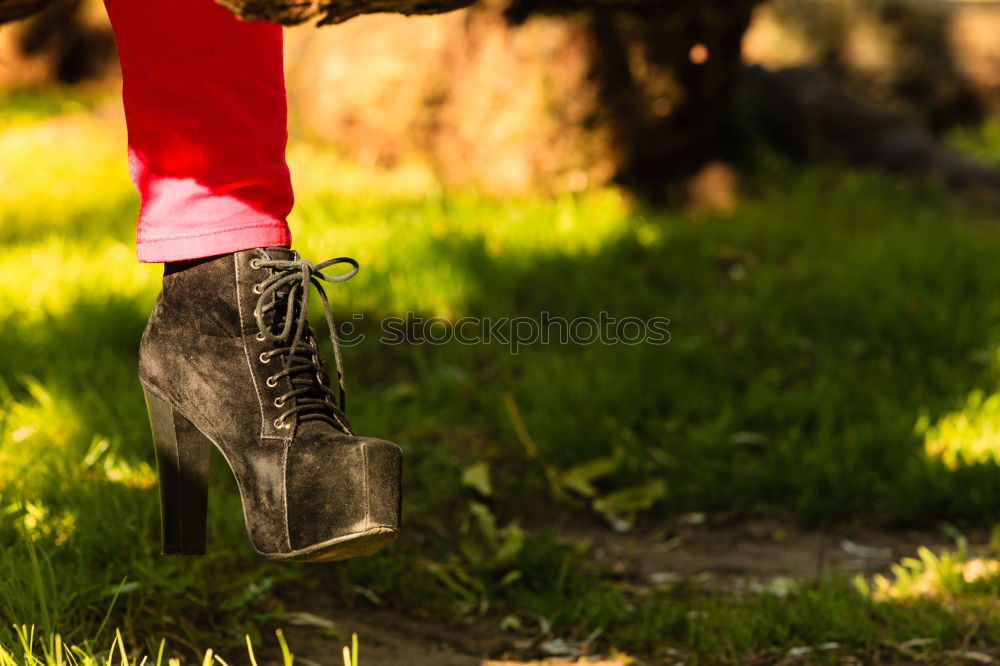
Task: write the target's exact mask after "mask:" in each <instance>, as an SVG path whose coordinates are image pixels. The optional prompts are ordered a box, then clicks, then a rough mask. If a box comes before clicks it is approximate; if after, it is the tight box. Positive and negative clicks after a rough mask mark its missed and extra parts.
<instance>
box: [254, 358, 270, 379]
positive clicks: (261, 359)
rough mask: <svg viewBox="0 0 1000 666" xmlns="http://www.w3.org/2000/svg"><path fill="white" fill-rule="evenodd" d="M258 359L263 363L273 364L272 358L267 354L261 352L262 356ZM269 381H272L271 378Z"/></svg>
mask: <svg viewBox="0 0 1000 666" xmlns="http://www.w3.org/2000/svg"><path fill="white" fill-rule="evenodd" d="M257 358H258V359H260V362H261V363H270V362H271V357H270V356H268V355H267V352H261V353H260V356H258V357H257ZM268 379H270V378H268Z"/></svg>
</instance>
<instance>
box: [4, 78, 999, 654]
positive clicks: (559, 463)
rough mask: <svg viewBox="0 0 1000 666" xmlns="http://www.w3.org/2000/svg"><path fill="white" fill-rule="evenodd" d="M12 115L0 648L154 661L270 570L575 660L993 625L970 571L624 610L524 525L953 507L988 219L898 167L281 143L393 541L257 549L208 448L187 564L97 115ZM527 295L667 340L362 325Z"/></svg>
mask: <svg viewBox="0 0 1000 666" xmlns="http://www.w3.org/2000/svg"><path fill="white" fill-rule="evenodd" d="M16 106H17V108H18V109H20V111H19V113H20V114H21V117H25V118H30V122H29V121H27V120H26V121H24V122H18V123H14V124H10V125H5V126H4V128H3V130H2V131H0V183H2V184H3V189H2V195H0V196H2V204H0V303H3V304H4V307H3V308H2V309H0V349H2V350H3V354H2V355H0V358H2V360H0V409H2V411H0V624H2V625H3V626H0V644H4V645H8V646H13V645H19V639H18V637H17V635H16V634H15V632H14V631H12V630H8V629H6V628H5V627H10V626H11V625H13V624H18V625H21V624H34V625H36V626H37V627H38V631H39V633H40V635H43V636H45V637H48V638H46V639H45V640H48V641H50V642H51V641H52V640H54V639H53V638H52V637H54V636H55V634H56V633H59V634H61V636H62V640H63V641H65V642H66V643H67V644H75V645H80V646H85V649H90V650H94V651H95V652H99V651H100V647H99V646H104V645H109V644H111V641H112V639H113V637H114V631H115V628H116V627H121V628H122V632H123V640H124V642H125V644H126V645H128V646H129V648H130V649H132V648H135V649H137V650H145V652H146V654H150V655H155V654H156V651H157V649H158V645H159V641H160V638H161V637H164V636H165V637H166V638H167V641H168V645H169V646H170V647H169V649H170V650H173V651H175V652H176V653H177V654H180V655H183V656H185V657H186V658H188V659H200V658H201V655H202V652H201V651H200V649H196V647H195V646H205V645H213V646H218V647H220V648H226V647H233V646H237V647H238V646H239V645H241V644H242V642H243V640H244V639H243V637H244V635H245V634H250V635H251V636H252V637H253V638H254V640H258V639H259V638H260V635H261V631H262V630H263V628H264V627H266V626H268V623H269V622H271V621H273V620H274V619H275V618H277V617H280V613H281V610H282V609H281V608H280V607H278V606H276V605H275V603H274V600H273V597H272V595H271V589H272V587H273V586H274V585H275V584H276V583H279V582H281V581H283V580H286V579H289V578H291V579H297V578H300V577H301V575H302V574H303V572H306V571H308V572H309V575H310V577H311V579H312V580H314V581H315V580H319V581H321V584H323V585H324V586H326V587H328V588H329V589H332V590H335V591H336V593H337V594H338V595H340V596H341V597H342V598H343V599H344V600H345V602H350V603H355V604H359V603H368V602H366V601H365V600H366V599H368V600H371V599H378V600H381V602H382V603H385V604H388V605H392V606H398V607H401V608H409V609H413V610H414V611H416V610H420V611H421V612H427V613H431V614H436V615H444V616H451V617H454V616H468V615H476V614H479V613H488V614H496V615H497V617H498V618H499V617H503V616H508V617H514V618H517V620H516V624H520V625H521V626H522V627H528V626H535V625H537V624H538V623H539V622H540V620H539V619H538V618H543V621H544V623H545V624H547V625H550V626H551V628H552V631H554V632H555V633H556V634H558V635H561V636H569V637H576V638H577V639H582V638H583V637H586V636H588V635H591V634H592V633H593V632H594V631H595V630H598V629H600V630H601V633H600V635H599V637H598V638H597V640H598V644H599V645H600V646H603V647H604V648H611V647H617V648H621V649H624V650H628V651H632V652H635V653H640V654H647V653H657V652H658V653H659V654H660V655H663V654H666V652H665V651H667V650H668V649H669V650H679V651H680V652H681V653H682V654H684V655H687V658H688V659H690V660H691V661H692V662H697V661H698V660H699V659H701V660H706V659H707V660H734V661H740V660H741V659H743V658H744V657H746V656H747V655H758V656H759V655H767V654H782V653H784V651H787V650H788V649H790V648H792V647H795V646H802V645H819V644H822V643H825V642H831V641H833V642H837V643H838V644H839V645H841V646H843V649H847V650H856V651H860V652H863V653H864V654H867V655H879V654H883V653H884V652H885V651H886V650H889V651H890V652H891V649H892V648H891V647H887V646H891V645H893V644H896V643H899V642H903V641H906V640H909V639H913V638H922V637H925V636H932V637H933V638H934V641H933V642H932V643H931V644H928V645H929V647H928V649H941V650H944V649H950V648H953V647H956V646H959V645H962V644H963V641H965V637H966V636H967V635H968V632H969V630H970V627H971V626H973V624H974V625H975V626H976V627H978V629H977V633H975V636H974V637H973V639H971V641H972V644H974V645H984V646H992V645H995V644H996V638H997V636H998V635H1000V619H998V618H997V617H996V615H995V612H993V611H990V612H979V611H978V610H975V614H976V615H977V616H979V619H978V620H976V621H975V622H973V621H972V620H970V616H971V614H972V613H973V610H969V609H981V608H984V607H987V606H988V604H987V602H986V600H988V599H989V598H991V597H990V594H992V592H991V590H990V589H988V588H982V586H980V587H975V586H973V587H971V588H968V589H965V588H963V589H962V590H960V591H959V593H957V597H955V595H953V597H952V598H949V599H950V600H949V601H947V602H946V601H944V600H942V598H937V597H928V596H916V597H913V596H907V595H902V594H900V595H891V594H887V595H883V596H879V595H877V594H875V593H874V592H872V591H871V590H869V591H868V592H862V591H859V590H858V587H857V586H856V585H854V584H852V583H851V581H847V580H844V579H838V578H830V579H823V580H820V581H813V582H809V583H805V584H803V585H800V586H795V587H794V589H793V590H792V591H791V592H789V593H787V594H784V595H783V596H781V595H777V594H768V593H763V594H761V593H747V594H744V595H739V596H737V597H732V596H729V595H723V596H719V595H712V594H707V593H705V592H704V591H703V590H700V589H697V587H692V586H688V585H683V584H682V585H680V586H675V587H671V588H669V589H663V590H659V591H656V592H655V593H651V594H649V595H647V596H643V597H641V598H637V597H635V596H634V595H633V594H632V593H630V592H629V591H628V588H627V587H625V586H622V585H621V584H619V582H618V581H616V579H615V578H614V576H612V575H610V574H609V573H608V572H605V571H603V570H601V569H600V568H599V567H597V566H595V565H594V564H593V563H591V562H589V561H588V560H587V559H586V558H585V557H584V556H583V555H582V554H581V552H580V549H579V548H578V547H576V546H574V545H571V544H566V543H563V542H561V541H559V540H558V539H557V538H556V537H555V536H553V535H552V534H550V533H549V531H548V530H549V529H552V530H555V531H558V527H559V526H558V525H552V524H551V523H550V521H549V520H548V515H547V513H545V512H544V508H545V507H548V506H550V505H552V504H556V505H565V506H567V507H575V508H576V510H575V512H572V511H571V512H570V514H569V515H575V516H577V518H576V519H577V520H584V521H587V520H591V521H595V522H609V523H611V524H614V525H617V526H618V527H627V526H628V525H630V524H632V523H633V522H636V521H638V522H639V523H646V524H655V523H656V522H657V521H659V520H662V519H663V518H664V517H667V516H671V515H675V514H678V513H681V512H687V511H707V512H709V515H722V516H726V517H740V516H755V515H760V514H778V515H782V516H789V517H792V518H794V519H795V520H798V521H800V522H802V523H805V524H811V525H829V524H839V523H842V522H845V521H853V522H860V523H865V524H871V525H881V526H889V527H906V526H922V525H924V526H925V525H929V524H935V523H936V522H938V521H949V522H952V523H954V524H957V525H960V526H963V527H970V528H973V527H979V528H984V527H985V528H989V527H990V526H991V525H992V522H993V521H994V520H995V518H996V517H997V516H998V515H1000V512H998V510H1000V466H998V460H1000V458H998V457H997V454H996V452H997V451H998V450H1000V440H998V438H997V435H996V434H995V433H996V432H997V428H998V427H1000V425H998V419H1000V408H998V407H997V405H996V402H997V400H1000V397H997V395H998V380H1000V289H998V287H1000V261H997V257H998V256H1000V233H998V229H997V227H996V222H995V215H994V214H992V213H991V212H990V211H985V210H978V209H975V208H971V207H969V206H967V205H964V204H962V203H960V202H956V201H952V200H950V199H949V198H948V197H947V196H945V195H944V194H943V193H942V192H940V191H939V190H938V189H936V188H935V187H933V186H930V185H921V184H908V183H903V182H899V181H897V180H893V179H890V178H885V177H879V176H875V175H870V174H858V173H854V172H850V171H846V170H842V169H837V168H823V169H820V168H816V169H809V170H804V171H802V170H793V169H791V168H789V167H784V166H780V165H779V166H772V167H767V168H766V169H763V170H762V172H761V173H759V174H758V175H757V176H756V177H755V178H754V179H753V180H752V181H751V182H750V183H749V184H748V191H747V197H746V199H745V201H744V202H743V204H742V205H741V206H740V208H739V209H738V210H737V211H736V212H734V213H732V214H727V215H707V216H706V215H703V216H698V217H691V216H688V215H685V214H683V213H680V212H663V211H655V210H645V209H644V208H643V207H642V206H640V205H637V204H635V203H633V202H631V201H630V200H629V199H628V198H627V197H626V196H624V195H623V194H621V193H620V192H617V191H615V190H612V189H606V190H598V191H592V192H588V193H586V194H583V195H579V196H565V197H559V198H555V199H543V198H532V197H518V198H511V199H497V198H492V197H489V196H484V195H481V194H477V193H475V192H469V191H446V190H442V189H441V188H440V187H439V186H437V185H436V184H434V183H433V180H432V179H430V178H428V177H427V175H426V174H423V173H422V172H421V171H420V170H419V169H413V170H409V171H404V172H399V173H395V174H370V173H366V172H363V171H361V170H358V169H354V168H352V167H350V166H347V165H344V164H343V163H342V162H340V161H339V160H337V158H336V157H335V156H334V155H332V154H331V153H329V152H326V151H324V150H322V149H318V148H314V147H312V146H309V145H307V144H303V143H296V144H294V145H293V146H292V149H291V152H290V161H291V166H292V169H293V173H295V174H296V176H297V178H298V182H297V192H298V204H297V207H296V211H295V213H294V216H293V218H292V226H293V232H294V233H295V235H296V238H297V241H296V246H297V248H298V249H300V250H301V251H302V252H303V254H305V255H306V256H308V257H311V258H313V259H315V260H322V259H326V258H328V257H332V256H339V255H349V256H354V257H356V258H357V259H358V260H359V261H360V262H361V265H362V270H361V273H360V274H359V275H358V276H357V277H356V278H355V279H354V280H352V281H350V282H348V283H345V284H343V285H331V286H330V288H329V289H328V292H329V293H330V296H331V300H332V301H333V303H334V307H335V311H336V314H337V317H338V320H339V321H353V322H354V323H356V325H357V326H358V330H359V331H361V332H364V333H366V334H367V337H366V339H365V341H364V342H363V343H361V344H359V345H357V346H353V347H351V348H349V349H347V350H345V357H346V361H345V362H346V366H347V372H348V375H347V377H348V384H349V387H348V389H349V394H350V400H349V402H350V405H351V417H352V422H353V423H354V424H355V425H356V426H357V428H358V430H360V431H362V432H365V433H370V434H373V435H377V436H382V437H386V438H389V439H392V440H394V441H398V442H399V443H400V444H401V445H402V447H403V448H404V451H405V455H406V461H407V463H406V474H407V477H406V480H405V486H406V492H407V496H406V516H405V530H404V532H403V535H402V537H401V539H400V541H399V543H398V544H397V545H395V546H394V547H393V548H391V549H389V550H388V551H386V552H385V553H383V554H380V555H378V556H376V557H373V558H369V559H366V560H363V561H353V562H348V563H344V564H342V565H336V566H328V567H322V568H315V567H314V568H309V569H306V568H303V567H296V566H284V565H282V566H277V565H272V564H269V563H267V562H264V561H261V560H259V559H257V558H256V557H255V556H254V555H253V553H252V551H251V549H250V547H249V545H248V543H247V540H246V537H245V535H244V534H243V526H242V520H241V519H240V507H239V502H238V498H237V496H236V492H235V484H234V483H233V482H232V479H231V477H230V475H229V472H228V470H226V469H225V465H224V464H222V460H221V459H220V458H216V460H215V463H214V468H213V494H212V500H211V502H212V506H211V515H210V546H209V547H210V551H211V552H210V554H209V555H208V556H206V557H203V558H195V559H165V558H161V557H159V556H158V555H157V554H156V553H157V550H158V533H157V527H158V525H157V519H158V518H157V504H156V502H157V497H156V489H155V476H154V472H153V469H152V467H151V464H152V460H153V456H152V449H151V446H150V441H149V435H148V425H147V423H146V421H145V414H144V408H143V403H142V397H141V393H140V391H139V388H138V384H137V382H136V379H135V364H136V348H137V344H138V339H139V335H140V333H141V331H142V327H143V326H144V323H145V318H146V316H147V313H148V311H149V309H150V307H151V305H152V301H153V298H154V297H155V294H156V290H157V283H158V275H159V267H158V266H143V265H139V264H137V263H136V262H135V260H134V252H133V248H132V241H133V224H134V223H133V220H134V214H135V197H134V195H133V192H132V190H131V185H130V184H129V182H128V180H127V175H126V171H125V164H124V159H123V154H124V142H123V137H122V135H121V134H120V133H116V132H114V131H111V130H109V128H108V126H107V125H106V124H104V123H103V122H99V121H95V120H93V119H90V118H89V117H88V116H86V115H85V114H83V113H79V114H77V115H74V116H71V117H70V119H69V120H67V119H65V118H64V119H61V120H60V121H59V122H57V123H46V122H38V120H39V119H40V118H42V117H43V116H45V115H46V114H47V113H49V112H63V111H65V110H66V109H65V108H64V107H63V106H62V105H61V104H60V103H59V102H57V101H44V102H37V103H36V102H31V101H30V100H29V101H25V100H24V99H22V98H18V100H17V104H16ZM543 311H546V312H549V313H552V314H553V315H558V316H563V317H566V318H573V317H581V316H590V317H595V318H596V317H597V316H598V315H599V313H600V312H602V311H603V312H607V313H609V314H611V315H612V316H615V317H619V318H621V317H627V316H633V317H639V318H642V319H648V318H650V317H666V318H669V319H670V325H669V331H670V342H669V344H666V345H661V346H654V345H635V346H629V345H600V344H597V345H588V346H576V345H560V344H548V345H525V346H523V347H522V348H521V349H520V350H519V352H518V353H517V354H516V355H514V354H512V353H511V352H510V350H509V349H508V348H507V347H506V346H504V345H502V344H478V345H460V344H456V343H449V344H446V345H440V346H438V345H430V344H423V345H402V346H386V345H383V344H380V343H379V342H378V337H379V328H378V326H379V323H378V322H379V321H380V320H382V319H383V318H384V317H390V316H399V317H404V316H406V313H408V312H412V313H416V314H418V315H420V316H424V317H432V316H437V317H444V318H447V319H449V320H452V321H454V320H456V319H458V318H459V317H462V316H465V315H474V316H489V317H494V318H496V317H502V316H524V317H538V316H539V315H540V313H541V312H543ZM354 314H360V315H363V317H362V318H361V319H353V320H352V316H353V315H354ZM318 321H319V320H318V319H317V323H318ZM540 507H541V508H542V509H540ZM560 515H563V514H560ZM234 572H236V573H234ZM963 609H965V610H963ZM498 621H499V620H498ZM524 631H526V632H529V633H530V631H532V630H529V629H524ZM362 639H364V637H362ZM50 644H51V643H50ZM87 646H89V647H87ZM362 661H363V659H362Z"/></svg>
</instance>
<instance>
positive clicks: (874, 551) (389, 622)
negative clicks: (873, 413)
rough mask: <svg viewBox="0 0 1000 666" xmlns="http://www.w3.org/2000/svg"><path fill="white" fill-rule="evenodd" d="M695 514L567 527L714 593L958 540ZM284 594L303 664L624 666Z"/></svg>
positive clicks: (611, 553) (482, 631)
mask: <svg viewBox="0 0 1000 666" xmlns="http://www.w3.org/2000/svg"><path fill="white" fill-rule="evenodd" d="M703 518H704V517H703V516H700V515H698V514H691V515H688V516H684V517H682V519H680V520H679V521H675V522H673V523H672V524H670V525H666V526H663V527H661V528H658V529H652V530H646V531H643V532H642V533H637V534H634V535H632V534H629V535H623V534H617V533H615V532H612V531H609V530H606V529H603V528H600V527H597V526H589V527H588V526H580V525H572V524H569V523H568V521H567V524H566V525H564V526H563V527H562V528H561V529H560V530H559V532H560V534H561V535H562V536H563V537H565V538H567V539H573V540H577V541H582V542H585V543H587V544H589V548H588V552H589V555H590V556H591V557H592V558H594V559H595V560H597V561H598V562H601V563H603V564H606V565H608V566H609V567H610V568H611V569H612V571H614V572H615V573H616V574H617V575H619V576H620V577H621V580H622V582H623V583H624V584H626V585H629V586H632V587H634V588H648V587H651V586H655V585H659V584H663V583H669V582H673V581H675V580H679V579H687V580H691V581H695V582H696V583H697V584H699V585H703V586H705V587H708V588H712V589H720V590H725V589H734V588H736V587H740V586H750V587H751V588H753V587H757V588H758V589H767V588H770V589H774V588H775V587H777V586H780V585H782V584H783V583H784V582H787V581H788V580H789V579H790V578H799V579H801V578H807V579H808V578H812V577H815V576H818V575H819V574H821V573H823V572H829V571H837V572H844V573H861V574H865V575H871V574H874V573H877V572H884V571H886V570H887V567H888V565H889V564H890V563H891V562H894V561H896V560H898V559H899V558H900V557H904V556H907V555H912V554H913V553H914V552H915V550H916V548H917V546H920V545H926V546H928V547H931V548H932V549H935V550H936V549H939V548H941V549H943V548H946V547H948V545H949V544H946V543H944V542H943V540H942V539H941V537H940V536H935V535H932V534H929V533H918V532H911V533H898V532H897V533H888V532H879V531H876V530H869V529H858V530H845V531H840V532H818V531H809V530H801V529H798V528H796V527H794V526H792V525H789V524H786V523H782V522H780V521H776V520H758V521H749V522H743V523H739V524H736V525H729V526H723V527H719V526H708V525H706V524H704V519H703ZM279 597H280V598H281V600H282V602H283V603H284V606H285V608H286V609H287V610H288V611H289V617H288V619H287V620H286V621H283V622H282V623H281V626H282V628H283V630H284V632H285V635H286V636H287V637H288V641H289V644H290V645H291V647H292V651H293V652H294V653H295V655H296V663H301V664H303V665H304V666H314V665H316V664H319V665H321V666H339V665H340V664H342V663H343V657H342V654H341V650H342V646H343V645H344V644H345V638H346V637H349V636H350V635H351V633H352V632H357V634H358V635H359V636H360V637H361V647H360V653H361V657H362V661H361V663H362V664H364V666H390V665H391V666H417V665H421V666H422V665H424V664H433V665H434V666H526V665H528V664H548V665H549V666H555V665H567V664H584V663H586V664H590V665H591V666H624V662H622V661H614V660H608V659H607V658H603V657H601V656H600V655H591V656H588V657H586V658H580V659H579V660H577V658H576V657H575V656H574V657H562V658H559V657H554V658H550V659H546V660H540V661H539V660H536V661H523V660H522V661H519V660H518V659H519V658H521V659H523V658H524V655H523V649H519V647H518V644H517V637H515V636H512V635H510V634H506V633H503V632H501V631H500V630H499V629H498V620H497V618H487V619H484V620H481V621H478V622H477V623H475V624H472V625H469V626H449V625H447V624H444V623H442V622H440V621H435V620H434V619H432V618H421V617H415V616H407V615H405V614H403V613H400V612H398V611H392V610H385V609H378V608H365V609H357V608H355V609H348V608H344V607H343V606H342V605H340V604H339V602H337V601H336V600H335V599H333V598H332V597H330V596H329V595H325V594H323V593H322V592H320V593H316V592H314V591H308V592H307V591H306V588H304V587H303V585H302V583H300V582H296V583H293V584H290V585H289V586H286V587H285V588H282V589H281V590H280V591H279Z"/></svg>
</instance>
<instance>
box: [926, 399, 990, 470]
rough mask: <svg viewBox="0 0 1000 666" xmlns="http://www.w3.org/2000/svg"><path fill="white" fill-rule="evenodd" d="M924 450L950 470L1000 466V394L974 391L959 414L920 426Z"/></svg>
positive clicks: (927, 420) (957, 412) (946, 416)
mask: <svg viewBox="0 0 1000 666" xmlns="http://www.w3.org/2000/svg"><path fill="white" fill-rule="evenodd" d="M917 432H918V433H920V434H922V435H923V437H924V449H925V451H926V452H927V455H929V456H930V457H931V458H934V459H937V460H940V461H941V462H943V463H944V464H945V465H946V466H948V468H949V469H956V468H958V467H962V466H965V465H976V464H984V463H994V464H997V463H1000V394H998V393H994V394H992V395H987V394H986V393H985V392H983V391H982V390H975V391H972V392H971V393H970V394H969V396H968V398H967V399H966V402H965V404H964V405H963V406H962V408H961V409H960V410H957V411H955V412H951V413H950V414H946V415H944V416H943V417H941V418H940V419H939V420H938V421H937V422H935V423H934V424H931V423H930V422H929V419H927V417H923V418H922V419H921V420H920V421H918V423H917Z"/></svg>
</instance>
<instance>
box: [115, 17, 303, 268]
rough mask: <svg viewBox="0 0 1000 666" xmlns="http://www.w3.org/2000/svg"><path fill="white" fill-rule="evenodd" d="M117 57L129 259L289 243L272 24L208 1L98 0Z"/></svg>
mask: <svg viewBox="0 0 1000 666" xmlns="http://www.w3.org/2000/svg"><path fill="white" fill-rule="evenodd" d="M105 4H106V5H107V9H108V15H109V16H110V18H111V24H112V27H113V29H114V33H115V41H116V42H117V44H118V53H119V58H120V60H121V68H122V76H123V79H124V83H123V96H124V102H125V115H126V121H127V124H128V136H129V171H130V172H131V175H132V179H133V181H134V182H135V185H136V187H137V188H138V190H139V194H140V197H141V202H142V203H141V209H140V212H139V222H138V232H137V239H136V240H137V253H138V256H139V260H140V261H147V262H169V261H179V260H185V259H196V258H200V257H208V256H213V255H219V254H224V253H231V252H237V251H240V250H246V249H249V248H255V247H264V246H285V247H288V246H289V245H290V242H291V236H290V234H289V231H288V225H287V224H286V223H285V217H286V216H287V215H288V213H289V211H290V210H291V208H292V200H293V199H292V188H291V183H290V180H289V175H288V168H287V166H286V164H285V143H286V140H287V128H286V118H287V112H286V101H285V84H284V73H283V71H282V52H281V42H282V35H281V28H280V26H278V25H275V24H268V23H256V24H251V23H242V22H240V21H238V20H237V19H236V18H234V17H233V16H232V14H230V13H229V12H228V11H226V10H225V9H223V8H222V7H220V6H219V5H218V4H216V3H215V2H213V1H212V0H105Z"/></svg>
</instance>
